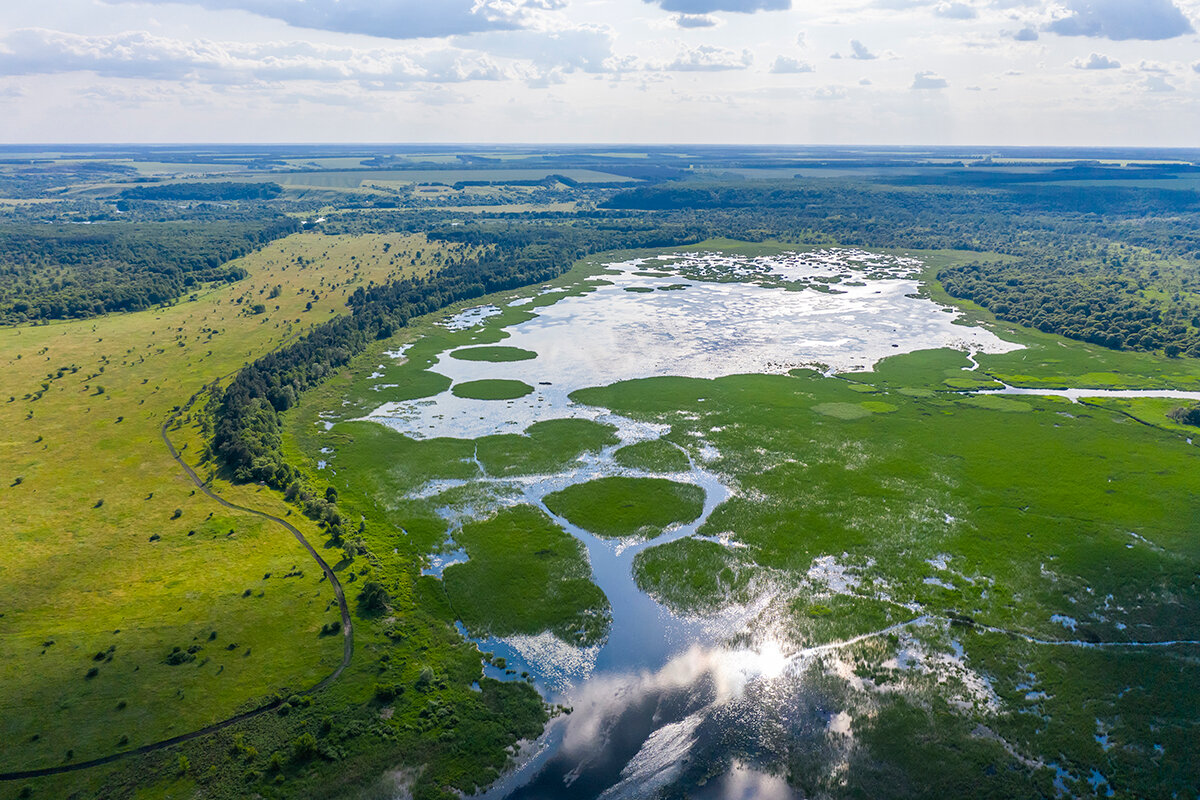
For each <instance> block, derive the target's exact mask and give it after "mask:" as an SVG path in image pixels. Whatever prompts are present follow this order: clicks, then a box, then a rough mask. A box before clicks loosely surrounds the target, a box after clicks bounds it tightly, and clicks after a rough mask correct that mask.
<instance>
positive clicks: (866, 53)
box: [831, 39, 879, 61]
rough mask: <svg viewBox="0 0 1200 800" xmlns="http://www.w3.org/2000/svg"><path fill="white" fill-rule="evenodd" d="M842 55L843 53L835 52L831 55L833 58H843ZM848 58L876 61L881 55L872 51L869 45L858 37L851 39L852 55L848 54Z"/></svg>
mask: <svg viewBox="0 0 1200 800" xmlns="http://www.w3.org/2000/svg"><path fill="white" fill-rule="evenodd" d="M841 57H842V54H841V53H834V54H833V55H832V56H831V58H841ZM846 58H853V59H856V60H858V61H874V60H875V59H877V58H879V56H877V55H875V54H874V53H872V52H871V51H870V50H869V49H868V48H867V46H866V45H865V44H863V43H862V42H860V41H859V40H858V39H851V40H850V55H848V56H846Z"/></svg>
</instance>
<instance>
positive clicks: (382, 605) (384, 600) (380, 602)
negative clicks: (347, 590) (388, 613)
mask: <svg viewBox="0 0 1200 800" xmlns="http://www.w3.org/2000/svg"><path fill="white" fill-rule="evenodd" d="M390 602H391V598H390V597H388V593H387V589H384V588H383V584H381V583H379V582H378V581H367V582H366V583H365V584H363V588H362V592H360V593H359V595H358V604H359V606H360V607H361V608H362V609H363V610H364V611H383V610H384V609H386V608H387V606H388V603H390Z"/></svg>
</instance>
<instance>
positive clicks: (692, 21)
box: [674, 14, 720, 28]
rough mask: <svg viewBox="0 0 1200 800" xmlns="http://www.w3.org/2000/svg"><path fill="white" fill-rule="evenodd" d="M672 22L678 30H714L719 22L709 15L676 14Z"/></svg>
mask: <svg viewBox="0 0 1200 800" xmlns="http://www.w3.org/2000/svg"><path fill="white" fill-rule="evenodd" d="M674 22H675V26H676V27H678V28H715V27H716V26H717V24H718V23H719V22H720V20H718V19H717V18H716V17H714V16H713V15H711V14H677V15H676V16H675V19H674Z"/></svg>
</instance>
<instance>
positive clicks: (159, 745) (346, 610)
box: [0, 397, 354, 781]
mask: <svg viewBox="0 0 1200 800" xmlns="http://www.w3.org/2000/svg"><path fill="white" fill-rule="evenodd" d="M194 399H195V398H194V397H193V400H194ZM178 416H179V414H178V412H176V413H175V414H172V415H171V416H170V417H169V418H168V419H167V421H166V422H164V423H163V426H162V430H161V431H160V433H161V434H162V440H163V443H165V444H166V446H167V449H168V450H169V451H170V452H171V457H172V458H174V459H175V461H176V462H177V463H178V464H179V466H181V467H183V470H184V472H186V473H187V475H188V477H189V478H191V480H192V483H194V484H196V488H198V489H199V490H200V491H202V492H204V494H206V495H207V496H208V497H210V498H212V499H213V500H215V501H217V502H218V503H220V504H221V505H223V506H225V507H226V508H230V509H233V510H235V511H241V512H243V513H246V514H254V515H255V516H258V517H262V518H263V519H269V520H271V521H272V522H277V523H279V524H280V525H282V526H283V527H285V528H287V529H288V530H289V531H290V532H291V534H292V535H293V536H295V537H296V540H297V541H298V542H300V544H302V545H304V549H305V550H307V551H308V554H309V555H311V556H312V557H313V559H314V560H315V561H316V562H317V564H319V565H320V567H321V571H322V572H324V573H325V577H326V579H328V580H329V583H330V584H331V585H332V586H333V592H334V594H335V595H336V596H337V601H338V606H339V608H340V609H341V614H342V641H343V647H342V663H341V664H339V665H338V667H337V669H335V670H334V671H333V672H331V673H330V674H329V675H327V676H326V677H325V678H324V679H322V680H321V682H320V683H318V684H316V685H315V686H313V687H312V688H310V689H309V690H308V692H307V693H312V692H317V691H320V690H321V689H324V688H325V687H326V686H328V685H329V684H331V683H333V682H334V681H335V680H337V679H338V677H339V676H341V674H342V672H343V671H344V670H345V669H346V667H348V666H350V659H351V657H352V656H353V655H354V628H353V623H352V622H351V620H350V607H349V606H348V605H347V604H346V593H345V592H344V591H343V590H342V584H341V582H340V581H339V580H338V578H337V575H335V574H334V572H333V569H332V568H331V567H330V566H329V564H327V563H326V562H325V559H323V558H321V555H320V554H319V553H318V552H317V551H316V549H315V548H314V547H313V546H312V544H311V543H309V541H308V539H306V538H304V534H302V533H301V532H300V531H299V529H297V528H296V526H295V525H292V524H291V523H290V522H288V521H287V520H285V519H281V518H280V517H276V516H274V515H272V514H268V513H266V512H264V511H257V510H255V509H253V508H247V507H246V506H240V505H238V504H236V503H231V502H229V501H228V500H226V499H225V498H223V497H221V496H219V495H217V494H215V493H214V492H213V491H212V489H210V488H209V487H208V484H206V483H205V482H204V481H202V480H201V479H200V476H199V475H197V474H196V471H195V470H193V469H192V468H191V465H189V464H188V463H187V462H186V461H184V460H183V457H182V456H180V455H179V451H178V450H176V449H175V445H174V444H172V442H171V438H170V437H169V436H168V435H167V428H168V426H170V424H171V423H172V422H174V421H175V419H176V417H178ZM283 702H284V701H283V700H282V699H279V700H273V701H271V702H270V703H267V704H266V705H263V706H259V707H258V708H256V709H253V710H251V711H245V712H243V713H241V714H237V715H236V716H232V717H230V718H229V719H225V720H222V721H220V722H216V723H213V724H212V725H209V726H207V727H204V728H200V729H199V730H195V731H191V732H189V733H183V734H180V735H179V736H172V737H171V738H170V739H163V740H162V741H159V742H152V743H151V744H145V745H142V746H141V747H136V748H134V749H132V750H124V751H122V752H120V753H113V754H111V755H107V756H103V757H102V758H93V759H92V760H90V761H80V762H77V763H73V764H63V765H61V766H57V767H44V768H42V769H29V770H21V771H19V772H4V773H0V781H18V780H25V779H29V778H44V777H47V776H50V775H60V774H62V773H64V772H74V771H76V770H81V769H89V768H91V767H99V766H101V765H104V764H111V763H113V762H114V761H119V760H121V759H123V758H128V757H130V756H138V755H145V754H147V753H153V752H154V751H156V750H163V749H165V748H168V747H171V746H173V745H177V744H179V743H181V742H186V741H190V740H192V739H198V738H200V737H201V736H207V735H208V734H210V733H215V732H216V731H219V730H222V729H224V728H228V727H230V726H231V725H236V724H238V723H239V722H244V721H245V720H248V719H251V718H252V717H257V716H258V715H260V714H265V713H266V712H268V711H272V710H274V709H276V708H278V707H279V706H281V705H283Z"/></svg>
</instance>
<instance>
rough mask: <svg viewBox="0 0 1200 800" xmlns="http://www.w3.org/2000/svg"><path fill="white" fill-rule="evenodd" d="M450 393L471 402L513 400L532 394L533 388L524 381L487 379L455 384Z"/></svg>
mask: <svg viewBox="0 0 1200 800" xmlns="http://www.w3.org/2000/svg"><path fill="white" fill-rule="evenodd" d="M450 393H451V394H453V395H454V396H455V397H465V398H469V399H471V400H515V399H517V398H518V397H524V396H525V395H527V394H533V387H532V386H530V385H529V384H528V383H525V382H524V381H508V380H498V379H488V380H481V381H466V382H465V383H456V384H455V385H454V386H452V387H450Z"/></svg>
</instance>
